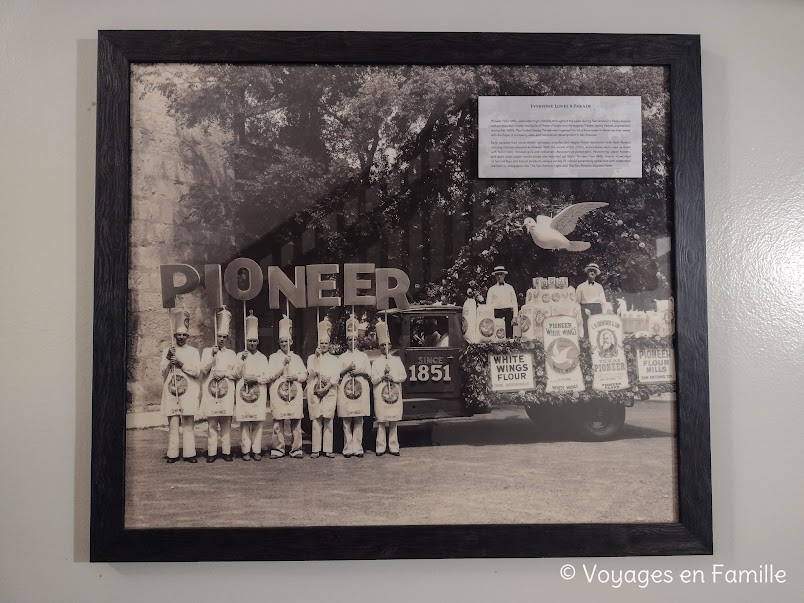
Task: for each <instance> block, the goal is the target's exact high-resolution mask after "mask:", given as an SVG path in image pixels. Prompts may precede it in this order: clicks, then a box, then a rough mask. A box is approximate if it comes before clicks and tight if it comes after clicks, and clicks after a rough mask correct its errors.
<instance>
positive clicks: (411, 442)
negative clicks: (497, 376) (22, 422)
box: [126, 401, 676, 528]
mask: <svg viewBox="0 0 804 603" xmlns="http://www.w3.org/2000/svg"><path fill="white" fill-rule="evenodd" d="M673 417H674V404H673V403H671V402H653V401H651V402H642V403H637V405H636V406H635V407H634V408H631V409H629V410H628V414H627V417H626V426H625V427H624V429H623V432H622V434H621V436H620V437H619V439H617V440H615V441H611V442H602V443H601V442H580V441H567V440H561V439H556V438H553V439H550V438H545V436H543V435H540V434H539V432H538V430H536V429H535V428H534V427H535V426H534V424H533V423H532V422H531V421H530V420H529V419H528V418H527V416H526V415H525V413H524V411H523V410H522V409H518V408H512V409H501V410H495V411H494V412H492V413H491V414H488V415H480V416H476V417H469V418H462V419H447V420H440V421H420V422H415V423H403V424H402V425H401V426H400V428H399V432H400V441H401V442H402V446H403V448H402V456H401V457H398V458H397V457H392V456H390V455H385V456H383V457H375V456H374V454H373V453H371V454H367V455H366V456H365V458H363V459H357V458H352V459H345V458H343V457H340V456H338V457H336V458H334V459H326V458H319V459H312V458H309V457H308V456H305V458H304V459H302V460H297V459H290V458H283V459H278V460H268V459H267V458H265V459H263V460H262V461H261V462H254V461H251V462H244V461H242V460H240V459H236V460H235V461H234V462H231V463H224V462H222V461H220V460H218V461H217V462H215V463H213V464H207V463H205V462H203V459H200V462H199V463H198V464H196V465H191V464H189V463H175V464H172V465H168V464H166V463H165V461H164V459H163V454H164V451H165V446H166V444H167V433H166V432H165V430H164V429H161V428H160V429H146V430H131V431H129V432H128V434H127V470H126V473H127V475H126V479H127V482H126V483H127V487H126V526H127V527H130V528H156V527H235V526H279V525H284V526H290V525H293V526H309V525H369V524H385V525H389V524H410V523H417V524H458V523H574V522H579V523H585V522H593V523H607V522H629V523H631V522H642V521H644V522H665V521H675V520H676V505H675V482H676V475H675V445H676V438H675V422H674V418H673ZM205 426H206V423H203V424H199V426H198V427H197V429H196V439H197V442H198V444H199V445H201V447H202V448H203V446H204V445H205V437H204V431H205V429H204V427H205ZM238 433H239V430H234V429H233V432H232V439H233V444H235V445H237V442H238V441H239V435H238ZM267 433H268V430H266V434H267ZM266 444H267V440H264V444H263V445H266ZM305 449H306V450H307V449H309V446H308V445H307V444H306V445H305Z"/></svg>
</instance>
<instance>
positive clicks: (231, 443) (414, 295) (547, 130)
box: [125, 63, 678, 529]
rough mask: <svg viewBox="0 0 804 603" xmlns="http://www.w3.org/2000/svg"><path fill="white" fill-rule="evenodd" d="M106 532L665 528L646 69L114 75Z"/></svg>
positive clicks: (666, 217) (657, 181)
mask: <svg viewBox="0 0 804 603" xmlns="http://www.w3.org/2000/svg"><path fill="white" fill-rule="evenodd" d="M130 107H131V109H130V110H131V118H130V119H131V227H130V248H129V272H128V283H129V296H128V319H127V320H128V324H127V329H128V337H127V349H126V354H127V367H128V371H127V374H128V379H127V400H126V410H127V414H126V450H125V527H126V529H152V528H187V527H195V528H228V527H286V526H293V527H303V526H370V525H373V526H381V525H434V524H451V525H456V524H518V523H522V524H574V523H577V524H588V523H672V522H676V521H677V520H678V517H677V505H678V495H677V479H676V464H675V459H676V432H675V412H676V411H675V391H676V377H675V352H674V345H673V342H674V331H675V319H674V286H673V283H674V257H673V241H672V238H671V233H672V232H673V224H672V220H673V215H674V213H673V194H672V190H671V187H672V184H671V182H672V179H671V172H672V170H671V164H672V159H673V158H672V157H671V150H670V149H671V146H670V95H669V73H668V70H667V68H665V67H661V66H644V67H640V66H633V67H631V66H626V67H598V66H499V65H445V66H425V65H347V64H344V65H332V64H328V65H315V64H304V65H293V64H287V65H285V64H262V65H232V64H223V63H214V64H181V63H178V64H177V63H157V64H133V65H132V67H131V89H130Z"/></svg>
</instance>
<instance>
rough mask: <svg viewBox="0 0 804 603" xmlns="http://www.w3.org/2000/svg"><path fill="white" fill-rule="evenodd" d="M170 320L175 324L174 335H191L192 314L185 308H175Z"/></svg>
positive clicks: (171, 312)
mask: <svg viewBox="0 0 804 603" xmlns="http://www.w3.org/2000/svg"><path fill="white" fill-rule="evenodd" d="M170 320H171V321H172V322H173V332H174V333H184V334H185V335H189V333H190V331H189V328H190V313H189V312H188V311H187V310H185V309H184V308H175V309H173V310H171V311H170Z"/></svg>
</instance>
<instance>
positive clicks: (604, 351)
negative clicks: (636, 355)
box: [588, 314, 628, 391]
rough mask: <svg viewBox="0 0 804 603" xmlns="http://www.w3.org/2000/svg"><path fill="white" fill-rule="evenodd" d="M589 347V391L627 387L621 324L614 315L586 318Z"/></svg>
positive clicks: (626, 367) (596, 315)
mask: <svg viewBox="0 0 804 603" xmlns="http://www.w3.org/2000/svg"><path fill="white" fill-rule="evenodd" d="M588 325H589V341H590V343H591V345H592V374H593V378H592V389H596V390H598V391H612V390H618V389H626V388H628V366H627V365H626V363H625V350H624V349H623V323H622V320H621V319H620V317H619V316H617V315H616V314H595V315H594V316H590V317H589V321H588Z"/></svg>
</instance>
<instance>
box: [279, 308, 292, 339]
mask: <svg viewBox="0 0 804 603" xmlns="http://www.w3.org/2000/svg"><path fill="white" fill-rule="evenodd" d="M291 325H292V323H291V321H290V319H289V318H288V316H287V314H283V315H282V318H281V319H280V320H279V339H290V338H291V330H292V329H291Z"/></svg>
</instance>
